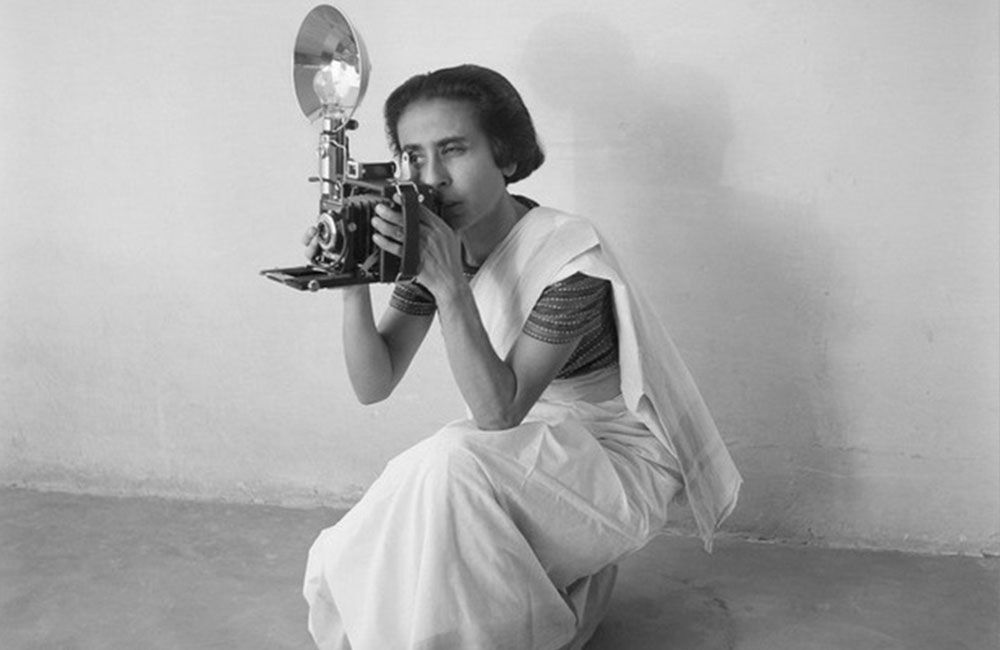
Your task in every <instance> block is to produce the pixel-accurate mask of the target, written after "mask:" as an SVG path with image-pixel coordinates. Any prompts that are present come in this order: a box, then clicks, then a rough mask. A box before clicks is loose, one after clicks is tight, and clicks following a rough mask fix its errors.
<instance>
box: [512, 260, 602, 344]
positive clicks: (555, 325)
mask: <svg viewBox="0 0 1000 650" xmlns="http://www.w3.org/2000/svg"><path fill="white" fill-rule="evenodd" d="M610 301H611V283H610V282H609V281H607V280H602V279H600V278H595V277H591V276H589V275H584V274H583V273H577V274H575V275H572V276H570V277H568V278H566V279H565V280H560V281H559V282H556V283H555V284H551V285H549V286H548V287H546V288H545V290H544V291H543V292H542V295H541V297H540V298H539V299H538V302H537V303H535V306H534V308H533V309H532V310H531V314H530V315H529V316H528V321H527V322H526V323H525V324H524V333H525V334H527V335H528V336H530V337H531V338H533V339H538V340H539V341H544V342H546V343H555V344H559V343H567V342H569V341H572V340H573V339H575V338H577V337H580V336H585V335H587V334H591V333H593V332H594V331H595V330H598V329H600V328H601V327H602V326H603V325H604V323H605V318H606V311H607V310H608V309H609V308H611V302H610Z"/></svg>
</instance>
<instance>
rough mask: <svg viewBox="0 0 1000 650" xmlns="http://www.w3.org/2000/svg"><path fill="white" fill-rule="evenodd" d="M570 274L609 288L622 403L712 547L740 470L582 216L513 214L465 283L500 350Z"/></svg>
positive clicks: (671, 349)
mask: <svg viewBox="0 0 1000 650" xmlns="http://www.w3.org/2000/svg"><path fill="white" fill-rule="evenodd" d="M577 272H583V273H586V274H587V275H591V276H594V277H600V278H603V279H606V280H610V281H611V283H612V286H613V287H614V302H615V312H616V317H617V326H618V340H619V343H618V345H619V364H620V367H621V390H622V394H623V396H624V398H625V404H626V406H627V407H628V408H629V410H630V411H632V412H633V413H634V414H635V415H636V416H638V417H639V418H640V419H641V420H642V421H643V422H644V423H645V424H646V426H647V427H649V429H650V430H651V431H652V432H653V434H654V435H656V437H657V439H659V440H660V442H662V443H663V444H664V445H665V446H666V447H667V449H668V450H669V451H670V452H671V453H672V454H673V455H674V456H675V457H676V458H677V459H678V461H679V462H680V470H681V473H682V475H683V478H684V488H685V494H686V497H687V500H688V503H689V504H690V507H691V510H692V512H693V514H694V519H695V522H696V523H697V526H698V531H699V534H700V535H701V537H702V540H703V541H704V543H705V546H706V549H708V550H711V545H712V538H713V535H714V533H715V531H716V530H717V529H718V527H719V525H720V524H721V523H722V522H723V521H724V520H725V519H726V517H728V516H729V514H730V513H731V512H732V510H733V508H734V507H735V506H736V501H737V498H738V494H739V489H740V485H741V483H742V478H741V476H740V474H739V471H738V470H737V469H736V466H735V464H734V463H733V460H732V458H731V457H730V455H729V452H728V450H727V449H726V446H725V444H724V443H723V440H722V437H721V436H720V435H719V431H718V429H717V428H716V425H715V422H714V421H713V419H712V416H711V414H710V413H709V411H708V408H707V407H706V405H705V402H704V400H703V399H702V397H701V393H700V392H699V391H698V387H697V385H696V384H695V382H694V379H693V378H692V377H691V374H690V372H689V371H688V369H687V366H686V365H685V364H684V361H683V359H682V358H681V356H680V354H679V353H678V351H677V348H676V347H675V346H674V344H673V341H672V340H671V338H670V336H669V335H668V334H667V331H666V329H665V328H664V327H663V325H662V324H661V323H660V322H659V320H657V318H656V316H655V315H654V313H653V310H652V309H651V308H650V306H649V305H648V303H647V302H646V300H645V298H644V297H643V296H642V295H641V293H640V292H639V291H638V288H637V287H636V286H635V285H634V284H630V283H628V282H626V279H625V277H624V273H623V271H622V269H621V268H620V266H619V265H618V263H617V262H616V260H615V259H614V257H613V256H612V254H611V253H610V251H609V250H608V247H607V245H606V244H605V243H604V242H603V241H602V240H601V237H600V235H599V234H598V232H597V231H596V229H595V228H594V227H593V226H592V225H591V224H590V223H589V222H587V221H586V220H584V219H582V218H580V217H576V216H573V215H569V214H566V213H563V212H559V211H557V210H553V209H551V208H544V207H538V208H535V209H533V210H531V211H530V212H528V214H526V215H525V216H524V217H522V218H521V219H520V220H519V221H518V222H517V224H516V225H515V226H514V228H513V229H512V230H511V232H510V233H509V234H508V236H507V237H506V238H505V239H504V240H503V242H501V244H500V245H499V246H498V247H497V249H496V250H494V251H493V253H492V254H491V255H490V257H489V258H488V259H487V261H486V262H485V264H484V265H483V266H482V268H480V270H479V272H478V273H477V274H476V276H475V277H474V278H473V279H472V283H471V284H472V288H473V292H474V294H475V296H476V303H477V305H478V307H479V310H480V315H481V317H482V320H483V325H484V326H485V328H486V331H487V333H488V334H489V336H490V341H491V342H492V343H493V347H494V349H495V350H496V351H497V354H498V355H499V356H500V357H501V358H503V357H505V356H506V355H507V353H508V352H509V350H510V348H511V346H513V344H514V341H515V339H516V338H517V336H518V335H519V334H520V332H521V328H522V327H523V325H524V322H525V321H526V320H527V318H528V314H529V313H530V312H531V309H532V307H533V306H534V304H535V302H536V301H537V300H538V296H540V295H541V293H542V290H543V289H544V288H545V287H546V286H548V285H549V284H552V283H553V282H556V281H558V280H560V279H563V278H565V277H568V276H570V275H572V274H574V273H577Z"/></svg>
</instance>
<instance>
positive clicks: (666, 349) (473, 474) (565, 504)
mask: <svg viewBox="0 0 1000 650" xmlns="http://www.w3.org/2000/svg"><path fill="white" fill-rule="evenodd" d="M385 117H386V128H387V131H388V135H389V140H390V144H391V146H392V148H393V150H394V152H395V153H396V154H397V155H398V156H400V158H401V159H403V160H408V162H409V165H410V167H411V170H412V172H413V173H414V174H415V175H417V176H418V177H419V180H420V181H421V182H423V183H425V184H427V185H430V186H433V187H434V188H435V189H436V190H437V192H438V193H439V196H440V199H441V210H440V214H439V215H436V214H433V213H431V212H430V211H429V210H424V211H423V213H422V214H421V233H420V235H421V241H420V245H421V249H420V250H421V265H420V270H419V273H418V275H417V278H416V282H415V283H413V284H409V285H402V284H401V285H397V287H396V288H395V290H394V293H393V296H392V298H391V300H390V304H389V306H388V308H387V309H386V311H385V313H384V315H383V316H382V318H381V320H380V321H379V323H378V324H377V325H376V323H375V320H374V317H373V312H372V305H371V298H370V293H369V291H368V288H367V287H366V286H359V287H351V288H348V289H345V290H344V328H343V331H344V341H345V345H344V349H345V356H346V361H347V368H348V373H349V375H350V378H351V382H352V385H353V386H354V389H355V391H356V393H357V395H358V398H359V399H360V400H361V401H362V402H364V403H371V402H375V401H378V400H381V399H384V398H386V397H388V396H389V395H390V394H391V392H392V390H393V389H394V388H395V386H396V385H397V384H398V383H399V381H400V379H401V378H402V377H403V375H404V374H405V372H406V369H407V367H408V366H409V364H410V361H411V360H412V359H413V357H414V355H415V354H416V351H417V349H418V348H419V347H420V344H421V342H422V341H423V339H424V337H425V335H426V333H427V331H428V329H429V327H430V325H431V322H432V321H433V318H434V315H435V314H437V316H438V318H439V321H440V326H441V331H442V335H443V337H444V342H445V348H446V350H447V354H448V361H449V365H450V368H451V371H452V374H453V375H454V378H455V381H456V382H457V384H458V386H459V389H460V391H461V394H462V396H463V398H464V399H465V402H466V404H467V406H468V418H467V419H464V420H459V421H456V422H453V423H451V424H449V425H447V426H445V427H444V428H443V429H441V430H440V431H438V432H437V433H436V434H434V435H433V436H431V437H429V438H427V439H425V440H424V441H422V442H420V443H419V444H417V445H416V446H414V447H413V448H411V449H409V450H407V451H406V452H404V453H403V454H401V455H400V456H398V457H396V458H395V459H393V460H392V461H390V463H389V464H388V465H387V467H386V469H385V471H384V472H383V474H382V475H381V476H380V477H379V478H378V480H377V481H376V482H375V483H374V484H373V485H372V486H371V488H370V489H369V490H368V492H367V493H366V494H365V496H364V498H363V499H362V500H361V501H360V502H359V503H358V504H357V505H356V506H355V507H354V508H352V509H351V511H350V512H348V513H347V514H346V515H345V516H344V517H343V518H342V519H341V521H340V522H338V523H337V525H335V526H333V527H332V528H329V529H327V530H325V531H323V533H322V534H321V535H320V536H319V538H318V539H317V540H316V542H315V543H314V545H313V547H312V549H311V551H310V554H309V562H308V565H307V568H306V578H305V587H304V593H305V596H306V599H307V601H308V602H309V606H310V612H309V626H310V631H311V632H312V634H313V637H314V639H315V640H316V643H317V645H318V646H319V647H320V648H340V649H342V648H355V649H356V650H368V649H372V650H375V649H378V650H382V649H385V648H392V649H396V648H421V649H426V650H444V649H450V648H456V649H458V648H463V649H468V648H476V649H483V650H486V649H489V650H493V649H505V648H511V649H515V648H516V649H518V650H525V649H537V650H545V649H552V650H555V649H557V648H563V647H570V646H572V647H579V646H581V645H582V644H583V642H585V641H586V639H587V638H588V637H589V635H590V633H592V632H593V628H594V627H595V626H596V622H597V620H599V618H600V615H601V614H602V613H603V612H602V611H601V610H602V606H603V604H605V603H606V601H607V594H608V593H609V589H610V582H611V580H613V575H614V573H613V567H614V565H615V563H616V562H617V561H618V560H620V559H621V558H623V557H625V556H627V555H629V554H630V553H633V552H635V551H636V550H638V549H639V548H641V547H642V546H643V545H644V544H645V543H646V542H648V541H649V539H651V537H652V536H654V535H655V534H656V533H658V532H659V531H661V530H662V529H663V527H664V525H665V523H666V519H667V506H668V504H669V503H670V502H671V500H672V499H673V498H674V496H675V495H677V494H678V492H679V491H681V490H682V489H684V490H685V491H686V493H687V496H688V497H689V501H690V502H691V505H692V507H693V510H694V513H695V518H696V520H697V521H698V524H699V527H700V529H701V531H702V533H703V535H704V536H705V538H706V543H708V541H709V540H710V536H711V533H712V532H713V531H714V529H715V528H716V526H717V525H718V524H719V523H720V522H721V520H722V519H723V518H724V517H725V516H727V515H728V513H729V512H730V510H731V509H732V507H733V505H734V504H735V500H736V493H737V490H738V487H739V482H740V478H739V474H738V473H737V472H736V470H735V467H733V465H732V462H731V460H730V458H729V456H728V454H727V452H726V450H725V447H724V446H723V445H722V442H721V440H720V438H719V436H718V433H717V432H716V430H715V428H714V425H713V424H712V421H711V418H710V416H709V415H708V413H707V411H706V410H705V408H704V404H703V403H702V401H701V398H700V397H699V396H698V393H697V389H696V388H695V387H694V384H693V382H692V381H691V379H690V377H689V375H688V374H687V371H686V370H685V369H684V366H683V363H682V362H681V361H680V359H679V358H678V357H677V355H676V351H675V350H674V349H673V347H672V345H670V342H669V339H668V338H667V337H666V335H665V333H664V332H663V331H662V330H661V329H659V328H658V326H657V325H656V323H655V321H652V320H650V319H648V318H647V316H646V311H645V307H644V306H643V304H642V303H641V301H640V300H639V299H638V297H637V296H636V295H635V293H634V292H632V291H630V289H629V288H628V286H627V285H626V284H625V282H624V281H623V280H622V276H621V273H620V270H619V269H618V268H617V267H616V266H615V265H614V261H613V260H612V259H611V257H610V255H609V254H608V252H607V250H606V247H605V246H604V245H603V244H602V242H601V241H600V239H599V238H598V236H597V234H596V233H595V231H594V230H593V228H592V227H591V226H590V225H589V224H587V223H586V222H585V221H583V220H581V219H579V218H577V217H572V216H570V215H566V214H563V213H560V212H557V211H555V210H551V209H547V208H542V207H538V206H537V205H536V204H534V203H533V202H531V201H530V200H527V199H524V198H521V197H516V196H514V195H512V194H511V193H510V192H508V185H509V184H510V183H513V182H515V181H517V180H520V179H522V178H525V177H527V176H528V175H530V174H531V173H532V172H533V171H534V170H535V169H537V168H538V166H539V165H541V163H542V161H543V160H544V156H543V154H542V151H541V149H540V147H539V144H538V142H537V138H536V135H535V131H534V127H533V125H532V121H531V118H530V116H529V114H528V111H527V109H526V108H525V107H524V104H523V102H522V101H521V98H520V96H519V95H518V93H517V91H516V90H515V89H514V88H513V86H511V85H510V83H509V82H508V81H507V80H506V79H505V78H504V77H502V76H501V75H499V74H498V73H496V72H493V71H491V70H488V69H485V68H481V67H478V66H471V65H465V66H459V67H456V68H448V69H443V70H438V71H436V72H433V73H429V74H426V75H420V76H417V77H413V78H411V79H410V80H408V81H407V82H405V83H404V84H403V85H402V86H400V87H399V88H397V89H396V90H395V91H394V92H393V93H392V95H390V97H389V99H388V100H387V102H386V106H385ZM373 223H374V227H375V230H376V231H377V234H376V235H375V236H374V240H375V243H376V244H377V245H378V246H380V247H382V248H384V249H385V250H387V251H389V252H393V253H398V252H399V248H400V245H399V243H398V242H399V240H400V237H401V232H402V231H401V226H402V218H401V216H400V213H399V212H398V211H396V210H395V209H393V208H392V207H391V206H380V207H379V208H378V209H377V217H376V218H375V219H374V221H373ZM640 348H641V349H642V350H643V354H642V355H640V354H639V349H640Z"/></svg>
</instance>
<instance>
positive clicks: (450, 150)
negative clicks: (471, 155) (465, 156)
mask: <svg viewBox="0 0 1000 650" xmlns="http://www.w3.org/2000/svg"><path fill="white" fill-rule="evenodd" d="M464 151H465V148H464V147H461V146H459V145H456V144H450V145H448V146H447V147H445V148H444V149H442V150H441V153H443V154H444V155H446V156H454V155H456V154H460V153H462V152H464Z"/></svg>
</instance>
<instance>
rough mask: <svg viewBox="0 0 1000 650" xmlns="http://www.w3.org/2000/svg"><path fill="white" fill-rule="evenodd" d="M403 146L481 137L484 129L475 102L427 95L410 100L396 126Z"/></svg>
mask: <svg viewBox="0 0 1000 650" xmlns="http://www.w3.org/2000/svg"><path fill="white" fill-rule="evenodd" d="M397 132H398V135H399V144H400V146H401V147H406V146H416V145H422V146H426V145H428V144H431V143H434V142H438V141H440V140H444V139H454V138H464V139H467V140H472V139H475V138H478V137H482V135H483V134H482V129H481V128H480V127H479V120H478V119H477V116H476V111H475V109H474V108H473V106H472V104H470V103H469V102H466V101H462V100H454V99H424V100H418V101H415V102H413V103H412V104H410V105H409V106H407V107H406V109H405V110H404V111H403V113H402V115H400V117H399V124H398V126H397Z"/></svg>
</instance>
